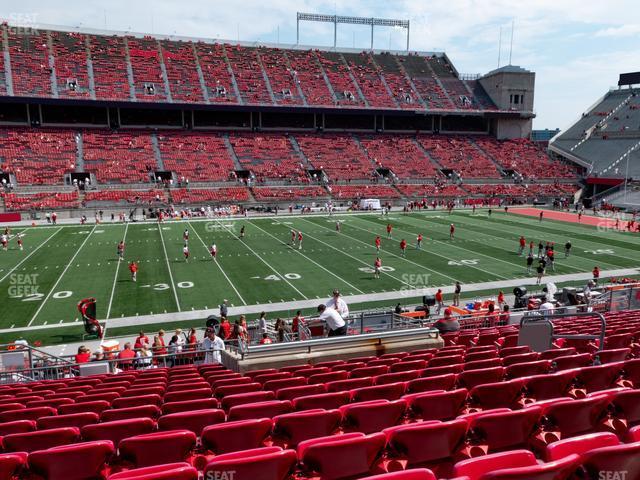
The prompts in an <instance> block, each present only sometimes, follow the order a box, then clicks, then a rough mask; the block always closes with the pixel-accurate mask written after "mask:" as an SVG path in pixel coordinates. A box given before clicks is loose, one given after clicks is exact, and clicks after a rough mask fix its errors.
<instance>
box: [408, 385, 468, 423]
mask: <svg viewBox="0 0 640 480" xmlns="http://www.w3.org/2000/svg"><path fill="white" fill-rule="evenodd" d="M467 396H468V391H467V389H466V388H460V389H458V390H451V391H447V392H444V391H432V392H424V393H417V394H412V395H407V396H405V397H403V399H404V400H405V401H406V402H407V404H408V405H409V408H410V410H411V413H412V415H414V416H415V417H417V418H420V419H422V420H452V419H454V418H456V417H457V416H458V415H459V414H460V412H461V411H462V408H463V406H464V404H465V402H466V400H467Z"/></svg>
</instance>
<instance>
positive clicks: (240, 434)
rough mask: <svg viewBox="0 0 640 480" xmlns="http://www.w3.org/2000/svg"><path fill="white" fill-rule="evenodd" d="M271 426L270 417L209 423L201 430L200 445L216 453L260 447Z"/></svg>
mask: <svg viewBox="0 0 640 480" xmlns="http://www.w3.org/2000/svg"><path fill="white" fill-rule="evenodd" d="M271 426H272V421H271V419H270V418H259V419H252V420H240V421H235V422H233V421H230V422H225V423H220V424H217V425H211V426H209V427H206V428H205V429H204V430H203V431H202V446H203V447H204V448H206V449H209V450H211V451H212V452H214V453H215V454H216V455H221V454H223V453H229V452H237V451H239V450H248V449H251V448H258V447H262V446H263V445H262V443H263V442H264V440H265V439H266V438H267V436H268V435H269V433H270V432H271Z"/></svg>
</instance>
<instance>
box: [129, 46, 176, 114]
mask: <svg viewBox="0 0 640 480" xmlns="http://www.w3.org/2000/svg"><path fill="white" fill-rule="evenodd" d="M127 44H128V50H129V60H130V63H131V70H132V72H133V85H134V90H135V95H136V99H137V100H138V101H143V102H158V101H162V100H166V99H167V93H166V92H165V85H164V79H163V77H162V69H161V67H160V63H161V59H160V47H159V45H158V42H157V41H156V40H154V39H152V38H146V37H145V38H134V37H127Z"/></svg>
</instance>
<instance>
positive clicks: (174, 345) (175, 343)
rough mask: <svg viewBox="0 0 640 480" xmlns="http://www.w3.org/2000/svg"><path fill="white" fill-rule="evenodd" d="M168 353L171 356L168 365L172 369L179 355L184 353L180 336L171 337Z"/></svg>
mask: <svg viewBox="0 0 640 480" xmlns="http://www.w3.org/2000/svg"><path fill="white" fill-rule="evenodd" d="M167 351H168V353H169V355H170V356H169V359H168V364H169V366H170V367H173V366H175V364H176V357H177V355H178V354H179V353H180V352H182V347H181V346H180V343H179V337H178V335H174V336H173V337H171V340H169V345H168V348H167Z"/></svg>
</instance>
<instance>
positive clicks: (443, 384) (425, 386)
mask: <svg viewBox="0 0 640 480" xmlns="http://www.w3.org/2000/svg"><path fill="white" fill-rule="evenodd" d="M456 377H457V376H456V374H455V373H448V374H446V375H438V376H435V377H427V378H416V379H415V380H410V381H409V382H408V383H407V390H406V393H419V392H428V391H432V390H451V389H452V388H453V387H454V386H455V384H456Z"/></svg>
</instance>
